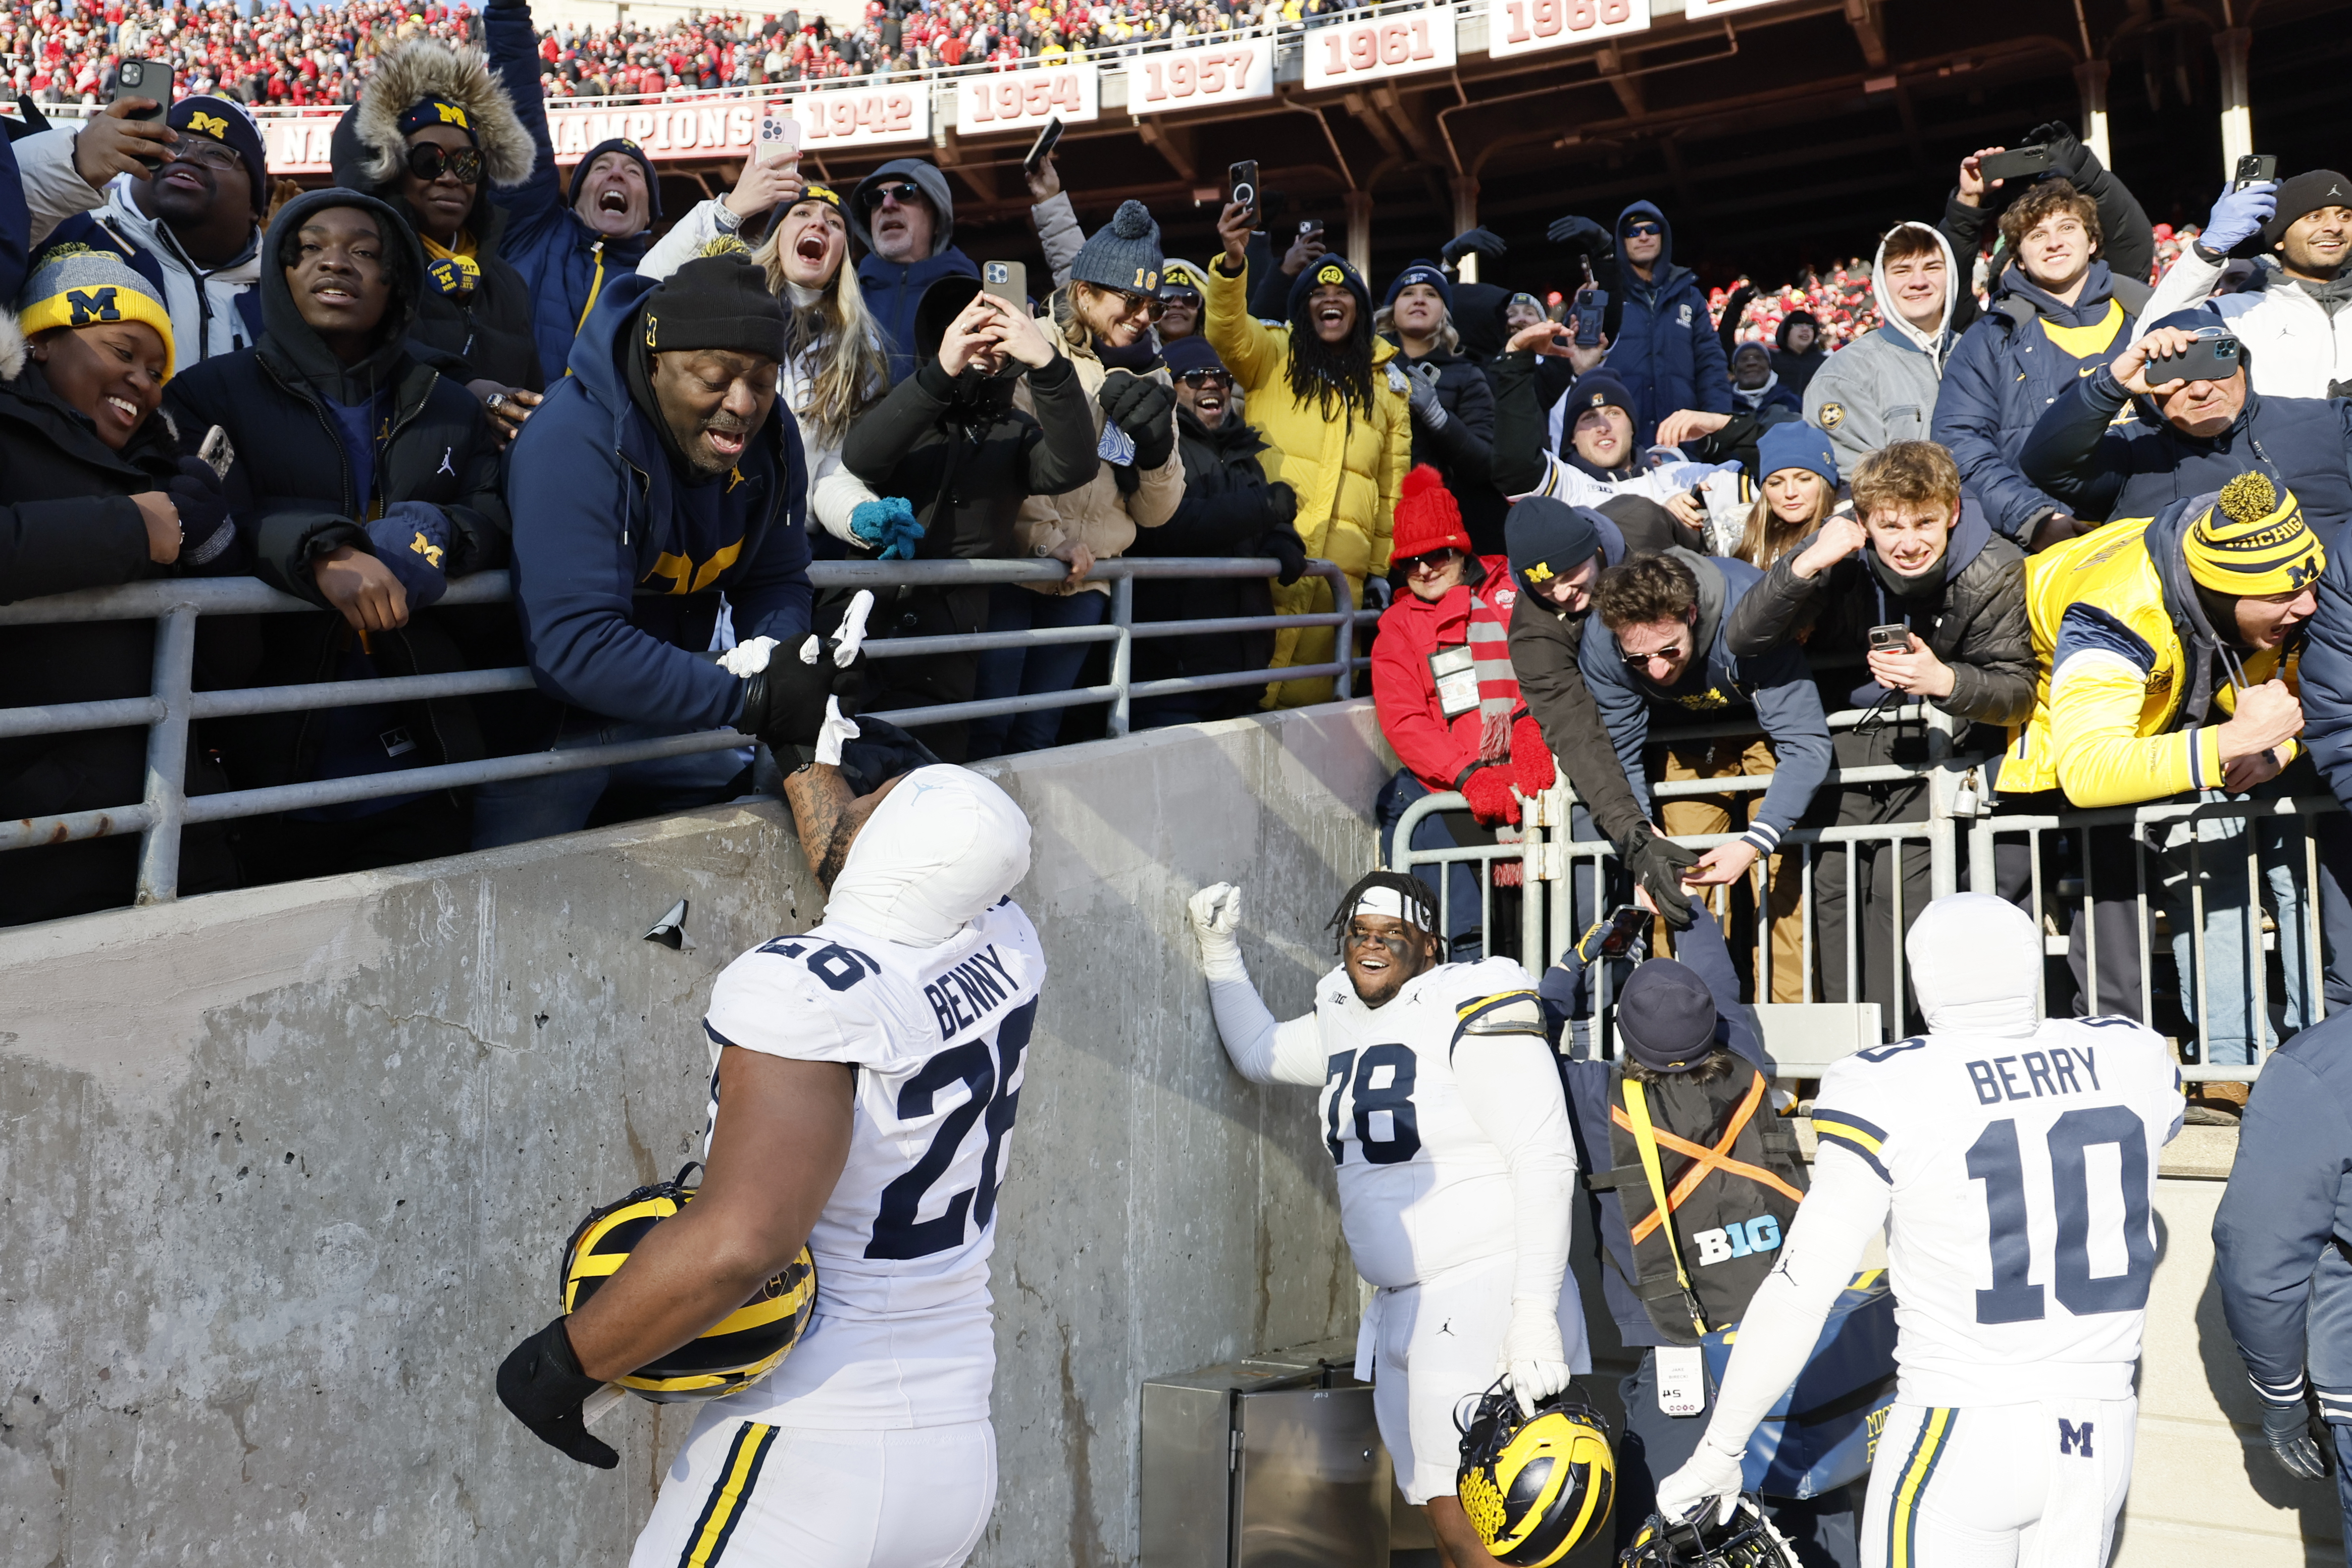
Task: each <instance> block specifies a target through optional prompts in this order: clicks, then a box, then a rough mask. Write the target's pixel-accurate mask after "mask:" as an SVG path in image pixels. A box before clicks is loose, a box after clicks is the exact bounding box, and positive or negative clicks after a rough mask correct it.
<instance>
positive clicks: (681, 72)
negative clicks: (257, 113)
mask: <svg viewBox="0 0 2352 1568" xmlns="http://www.w3.org/2000/svg"><path fill="white" fill-rule="evenodd" d="M1346 8H1347V6H1346V5H1342V4H1340V3H1339V0H1198V3H1195V4H1189V5H1188V4H1183V3H1181V0H1136V3H1134V4H1130V5H1072V4H1070V0H1052V4H1050V5H1045V4H1037V5H1022V4H1018V3H1016V0H945V3H943V4H938V5H931V4H923V3H919V0H887V3H886V0H868V3H867V5H866V16H864V17H863V19H862V20H861V21H860V22H859V23H858V25H857V26H854V27H849V28H836V27H835V26H833V25H831V24H830V23H828V22H827V21H826V19H825V18H824V17H823V16H819V15H818V14H817V13H816V12H815V11H814V10H811V11H809V12H807V13H805V14H803V12H801V11H799V10H797V9H788V10H784V11H782V12H766V13H761V14H760V15H758V16H754V15H752V14H751V13H749V12H726V11H712V12H696V13H693V14H692V15H691V16H688V17H687V18H685V19H681V20H677V21H674V22H670V23H668V24H667V25H663V26H648V25H639V24H634V23H632V24H625V25H619V26H604V27H582V26H573V25H572V24H571V23H568V22H567V23H561V24H558V25H556V26H551V27H548V28H546V29H545V30H544V31H543V32H542V33H541V35H540V37H539V41H538V45H537V48H538V53H539V57H540V59H541V72H542V74H543V76H544V77H545V91H546V92H547V93H548V95H549V96H551V97H560V98H610V97H660V96H663V95H666V94H677V93H688V92H704V91H709V90H711V89H718V88H730V87H747V86H754V85H759V84H762V83H771V82H798V81H823V80H833V79H835V78H844V77H854V76H865V75H868V74H872V73H876V72H887V73H912V72H919V71H929V70H938V69H940V68H954V67H957V66H969V65H973V64H977V63H980V62H982V61H1000V62H1011V61H1016V60H1024V59H1036V58H1042V59H1047V60H1055V59H1073V60H1076V59H1084V58H1086V57H1087V56H1089V55H1104V54H1110V53H1116V52H1118V51H1119V50H1120V49H1122V48H1128V47H1134V46H1136V45H1139V44H1144V43H1149V42H1151V41H1153V40H1155V39H1162V38H1182V37H1194V36H1198V35H1200V34H1203V33H1211V32H1218V31H1223V30H1230V29H1233V28H1236V27H1248V26H1259V25H1270V24H1273V23H1276V22H1281V21H1289V22H1296V21H1298V20H1299V19H1300V18H1301V17H1303V16H1312V15H1317V14H1319V13H1322V12H1325V11H1337V10H1342V9H1346ZM483 28H484V18H483V16H482V14H481V13H480V12H479V11H478V10H475V9H473V8H471V7H468V6H464V5H415V4H413V3H404V0H352V3H351V4H349V5H339V6H335V7H332V8H329V7H325V6H316V7H311V8H308V9H297V8H296V7H295V6H294V5H292V4H290V0H278V3H277V4H275V5H243V6H240V5H237V4H236V3H235V0H211V3H209V4H195V5H173V4H168V3H163V0H131V3H130V4H125V3H124V0H105V3H104V4H103V5H96V4H89V3H86V0H30V3H29V4H18V5H11V6H9V7H7V8H6V10H5V14H0V64H5V68H6V70H7V72H8V76H9V78H10V80H11V81H13V83H14V84H15V89H16V92H18V93H20V94H25V95H28V96H30V97H31V98H32V99H34V100H35V101H36V102H38V103H43V104H53V103H83V104H89V105H97V104H100V103H103V102H106V101H108V100H109V99H111V98H112V96H113V93H114V87H115V74H114V73H115V68H117V67H118V66H120V65H121V62H123V61H124V60H129V59H156V60H162V61H164V62H166V63H168V64H170V65H171V66H172V68H173V70H174V72H175V73H177V80H178V81H179V83H180V84H181V90H182V92H183V94H184V96H188V97H204V96H210V95H215V94H216V95H218V96H220V97H222V98H226V99H234V100H235V101H236V102H239V103H243V104H246V105H248V106H251V107H256V108H259V107H264V106H267V107H271V108H292V109H299V108H306V107H309V106H312V105H320V104H328V105H332V104H351V103H355V102H357V101H358V99H359V95H360V90H361V89H362V86H363V85H364V82H365V78H366V76H367V73H368V71H369V69H370V68H371V66H372V63H373V61H374V59H375V58H376V57H377V56H379V55H381V54H383V52H384V51H386V50H388V49H392V48H395V47H398V46H399V45H400V44H402V43H404V42H406V41H407V40H409V39H411V38H417V37H431V38H438V39H441V40H443V41H444V42H446V43H451V44H459V45H463V44H467V43H472V44H477V45H478V44H480V43H481V42H482V41H483Z"/></svg>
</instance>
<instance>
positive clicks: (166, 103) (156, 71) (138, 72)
mask: <svg viewBox="0 0 2352 1568" xmlns="http://www.w3.org/2000/svg"><path fill="white" fill-rule="evenodd" d="M114 98H116V99H123V98H144V99H153V100H154V104H155V107H154V108H152V109H142V110H140V111H139V112H138V113H136V114H133V115H130V116H127V118H129V119H131V120H162V119H163V113H164V111H165V110H168V109H170V108H171V107H172V68H171V67H170V66H169V65H168V64H166V63H165V62H163V61H162V60H125V61H123V62H122V63H121V65H120V66H118V67H116V68H115V71H114ZM107 101H109V102H112V101H114V99H108V100H107Z"/></svg>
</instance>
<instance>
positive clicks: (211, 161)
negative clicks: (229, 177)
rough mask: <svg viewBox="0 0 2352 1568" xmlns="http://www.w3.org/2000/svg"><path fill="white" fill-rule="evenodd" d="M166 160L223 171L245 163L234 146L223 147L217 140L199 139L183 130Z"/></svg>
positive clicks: (239, 166)
mask: <svg viewBox="0 0 2352 1568" xmlns="http://www.w3.org/2000/svg"><path fill="white" fill-rule="evenodd" d="M167 162H173V163H201V164H202V165H204V166H205V168H207V169H217V170H219V171H221V172H223V173H226V172H228V171H229V170H231V169H237V168H242V167H243V166H244V164H245V160H244V159H242V158H240V157H238V156H237V155H236V149H235V148H233V147H224V146H222V145H221V144H220V143H219V142H217V141H197V140H195V139H194V137H191V136H190V135H189V134H188V133H187V132H186V131H182V132H181V133H180V144H179V145H178V146H177V147H174V148H173V149H172V156H171V157H170V159H169V160H167Z"/></svg>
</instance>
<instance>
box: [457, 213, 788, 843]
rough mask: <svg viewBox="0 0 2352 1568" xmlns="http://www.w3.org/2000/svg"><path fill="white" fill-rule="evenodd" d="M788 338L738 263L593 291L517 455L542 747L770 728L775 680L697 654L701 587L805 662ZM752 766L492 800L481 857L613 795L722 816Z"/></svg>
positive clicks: (597, 775)
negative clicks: (544, 712) (722, 806)
mask: <svg viewBox="0 0 2352 1568" xmlns="http://www.w3.org/2000/svg"><path fill="white" fill-rule="evenodd" d="M784 338H785V318H784V308H783V306H782V304H781V303H780V302H779V301H778V300H777V299H776V298H775V296H774V295H772V294H771V293H769V292H768V287H767V279H766V277H765V276H764V274H762V272H761V269H760V268H759V267H757V266H755V265H754V264H753V263H752V261H751V257H750V256H748V255H744V254H740V253H733V254H729V255H724V256H702V257H698V258H697V259H695V260H693V261H690V262H688V263H687V264H686V265H685V266H684V267H680V268H678V270H677V272H675V273H673V274H672V275H671V276H670V277H669V278H668V280H667V281H666V282H656V281H654V280H653V279H650V278H645V277H635V276H634V275H633V276H630V277H620V278H614V279H612V280H611V281H609V282H608V283H607V284H606V285H605V287H604V293H603V295H602V297H601V298H599V299H598V300H597V302H596V307H595V308H594V309H593V310H592V311H591V312H589V316H588V321H587V325H586V326H585V327H583V329H582V330H581V333H580V336H579V339H578V340H577V341H576V342H574V343H573V345H572V362H571V370H572V373H571V374H570V375H568V376H566V377H564V378H563V379H562V381H561V382H557V383H556V384H555V385H554V386H553V387H551V389H550V391H549V392H548V394H547V401H546V402H543V403H541V405H540V406H539V407H538V408H537V409H536V410H535V411H533V413H532V414H531V417H530V423H528V424H526V425H525V426H524V427H523V432H522V434H521V435H520V436H518V437H517V438H516V440H515V444H514V446H513V447H512V449H511V450H510V452H509V461H508V468H507V483H506V493H507V501H508V507H509V510H510V512H511V513H512V514H513V518H514V593H515V609H516V612H517V613H518V614H519V615H520V619H521V622H522V632H523V640H524V643H525V645H526V647H527V648H528V649H529V652H530V668H531V674H532V675H533V676H534V677H536V679H537V680H538V683H539V689H540V690H541V692H542V693H544V694H546V695H548V696H550V697H551V698H553V699H555V704H554V705H553V706H555V709H556V711H555V712H553V713H552V714H551V722H550V724H549V731H550V733H549V734H548V735H547V736H546V737H532V743H533V744H546V745H551V746H552V747H555V748H557V749H559V750H561V749H570V748H574V747H586V746H594V745H598V744H602V743H608V742H620V741H632V740H651V739H656V738H660V737H669V736H682V735H688V734H691V733H695V732H698V731H709V730H717V729H721V728H725V727H733V728H735V729H737V730H740V731H743V732H744V733H745V735H746V737H748V736H749V735H751V734H752V733H761V734H765V733H766V732H767V730H768V729H769V728H770V727H771V726H770V723H769V720H770V718H771V714H770V712H769V710H768V707H767V706H766V705H767V702H768V697H767V695H766V693H767V687H768V686H769V685H772V682H769V681H766V680H763V678H762V676H761V675H759V674H753V675H749V676H738V675H736V674H731V673H730V669H729V668H728V667H727V666H725V665H721V664H713V663H711V662H710V661H709V659H707V658H704V657H700V656H698V655H699V654H700V653H701V651H703V650H706V649H708V648H709V646H710V643H711V632H712V628H713V625H714V624H715V622H716V621H717V618H718V614H719V602H718V593H715V592H713V591H712V590H717V591H719V592H723V593H724V594H725V595H726V598H727V605H728V608H729V610H730V612H731V613H732V615H733V623H734V629H735V632H736V635H737V636H738V637H740V638H741V639H742V640H743V641H744V642H746V643H750V642H751V641H752V640H754V639H757V638H761V637H769V638H773V639H775V640H776V642H777V643H781V644H782V645H784V646H785V647H787V648H796V647H797V645H798V644H799V643H801V642H802V641H803V639H805V637H806V636H807V634H808V630H809V604H810V599H811V594H810V590H809V580H808V560H809V547H808V530H807V524H806V513H807V492H808V484H807V471H806V466H805V464H804V462H803V457H802V453H801V442H800V432H799V429H798V427H797V426H796V425H795V424H794V423H793V419H792V416H791V415H790V414H789V413H783V412H782V411H779V410H778V409H777V408H776V407H775V402H776V362H777V361H779V360H781V359H782V357H783V353H784ZM817 700H818V702H819V704H820V706H821V705H822V701H823V698H822V696H820V697H819V698H818V699H817ZM749 744H750V741H749V739H748V738H745V739H743V740H741V741H740V745H741V746H748V745H749ZM743 767H744V759H743V756H742V754H741V753H740V750H739V749H737V748H735V747H716V746H714V747H713V749H710V750H704V751H697V752H693V753H691V754H688V755H684V756H674V757H665V758H650V759H646V760H642V761H636V762H629V763H624V764H620V765H617V766H614V767H609V768H590V769H586V770H583V771H575V772H569V773H553V774H541V775H538V776H535V777H532V778H529V779H512V780H509V781H506V782H504V783H498V784H486V785H483V786H481V787H479V788H478V789H477V790H476V791H475V798H474V847H475V848H477V849H486V848H489V847H492V846H494V845H498V844H509V843H517V842H520V841H522V840H525V839H531V838H540V837H544V836H546V835H547V834H550V833H562V832H571V831H574V830H577V829H579V828H582V827H584V826H586V825H587V823H588V820H589V815H590V813H591V812H592V811H593V810H594V808H595V804H596V800H597V798H598V797H599V796H600V795H602V794H603V792H604V789H605V788H606V787H607V785H610V784H625V785H626V786H628V787H629V788H630V789H631V790H632V791H633V792H636V791H644V792H647V793H649V794H651V795H652V796H653V797H654V798H655V800H654V803H655V804H656V805H657V806H660V807H666V808H668V809H674V810H675V809H684V808H686V807H690V806H695V805H707V804H710V803H712V802H714V801H717V800H726V799H728V798H730V795H731V794H732V793H734V790H733V789H732V785H733V782H734V780H735V779H736V776H737V775H738V774H739V773H740V772H741V771H742V769H743Z"/></svg>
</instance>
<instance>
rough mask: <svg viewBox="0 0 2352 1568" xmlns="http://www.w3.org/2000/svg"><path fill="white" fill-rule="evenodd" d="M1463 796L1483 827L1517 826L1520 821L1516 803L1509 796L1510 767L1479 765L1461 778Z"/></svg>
mask: <svg viewBox="0 0 2352 1568" xmlns="http://www.w3.org/2000/svg"><path fill="white" fill-rule="evenodd" d="M1462 799H1463V800H1466V801H1468V802H1469V805H1470V814H1471V815H1472V816H1474V817H1475V818H1477V819H1478V825H1479V826H1480V827H1482V828H1499V827H1502V826H1504V825H1505V824H1511V825H1514V826H1516V825H1517V822H1518V820H1519V803H1518V801H1517V800H1515V799H1514V798H1513V797H1512V795H1511V770H1510V769H1509V768H1499V767H1497V768H1480V769H1478V771H1477V772H1475V773H1473V774H1472V775H1470V777H1469V778H1467V779H1464V780H1463V781H1462Z"/></svg>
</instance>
